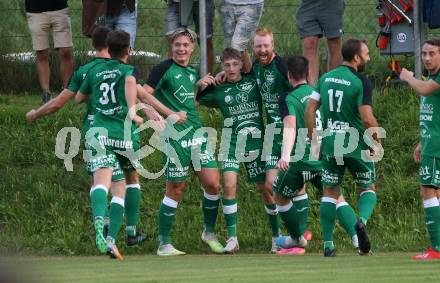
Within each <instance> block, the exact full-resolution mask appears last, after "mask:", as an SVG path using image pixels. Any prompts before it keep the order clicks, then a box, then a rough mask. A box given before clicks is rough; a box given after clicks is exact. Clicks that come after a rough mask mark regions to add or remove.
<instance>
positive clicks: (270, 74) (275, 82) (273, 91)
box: [252, 55, 292, 128]
mask: <svg viewBox="0 0 440 283" xmlns="http://www.w3.org/2000/svg"><path fill="white" fill-rule="evenodd" d="M252 72H253V74H254V75H255V78H256V79H257V84H258V88H259V90H260V95H261V99H262V101H263V106H264V109H265V110H266V114H267V118H268V123H276V125H277V127H280V128H282V126H283V121H282V120H281V116H280V109H279V104H278V99H279V97H280V96H281V95H282V94H283V93H285V92H286V91H288V90H289V89H290V88H291V87H292V86H291V85H290V83H289V81H288V79H287V67H286V64H285V62H284V60H283V59H282V58H281V57H280V56H278V55H276V56H275V58H274V59H273V60H272V62H271V63H270V64H269V65H267V66H264V65H262V64H261V63H260V62H258V61H255V62H254V64H253V66H252Z"/></svg>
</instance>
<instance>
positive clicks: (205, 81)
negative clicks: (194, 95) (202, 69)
mask: <svg viewBox="0 0 440 283" xmlns="http://www.w3.org/2000/svg"><path fill="white" fill-rule="evenodd" d="M197 85H198V86H201V87H202V89H205V88H207V87H208V86H209V85H215V78H214V77H213V76H212V75H211V73H209V74H207V75H206V76H204V77H203V78H201V79H200V80H199V81H198V82H197Z"/></svg>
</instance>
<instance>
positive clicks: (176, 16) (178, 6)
mask: <svg viewBox="0 0 440 283" xmlns="http://www.w3.org/2000/svg"><path fill="white" fill-rule="evenodd" d="M214 16H215V5H214V0H206V37H207V40H206V48H207V56H208V60H207V61H208V72H209V73H212V68H213V66H214V62H215V53H214V45H213V43H212V35H213V33H214ZM193 22H194V24H195V28H196V32H197V35H199V30H200V29H199V1H198V0H182V1H180V0H167V13H166V18H165V25H166V36H167V38H168V43H169V56H170V57H171V42H172V36H171V35H172V34H173V33H174V32H175V31H176V30H177V29H178V28H180V27H188V26H189V25H191V24H192V23H193Z"/></svg>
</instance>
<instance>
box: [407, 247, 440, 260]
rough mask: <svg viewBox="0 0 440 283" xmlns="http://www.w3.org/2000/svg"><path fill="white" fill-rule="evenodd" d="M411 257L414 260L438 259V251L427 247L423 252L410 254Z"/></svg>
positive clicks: (439, 257) (439, 256) (439, 253)
mask: <svg viewBox="0 0 440 283" xmlns="http://www.w3.org/2000/svg"><path fill="white" fill-rule="evenodd" d="M411 258H412V259H415V260H430V259H440V252H438V251H436V250H434V249H433V248H432V247H429V248H428V249H427V250H426V251H424V252H423V253H421V254H418V255H415V256H412V257H411Z"/></svg>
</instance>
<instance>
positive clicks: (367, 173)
mask: <svg viewBox="0 0 440 283" xmlns="http://www.w3.org/2000/svg"><path fill="white" fill-rule="evenodd" d="M345 168H347V169H348V171H350V173H351V175H352V176H353V178H354V181H355V183H356V185H357V186H358V187H359V188H361V189H368V188H370V186H371V185H372V184H374V182H375V181H376V170H375V167H374V162H365V161H363V160H362V159H357V158H352V157H343V165H338V163H337V160H336V158H335V157H333V156H327V155H324V156H323V157H322V184H323V185H324V186H326V187H329V188H334V187H336V186H339V185H340V184H341V183H342V180H343V178H344V173H345Z"/></svg>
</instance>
